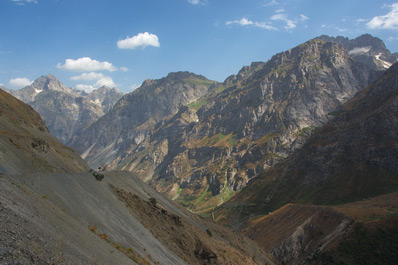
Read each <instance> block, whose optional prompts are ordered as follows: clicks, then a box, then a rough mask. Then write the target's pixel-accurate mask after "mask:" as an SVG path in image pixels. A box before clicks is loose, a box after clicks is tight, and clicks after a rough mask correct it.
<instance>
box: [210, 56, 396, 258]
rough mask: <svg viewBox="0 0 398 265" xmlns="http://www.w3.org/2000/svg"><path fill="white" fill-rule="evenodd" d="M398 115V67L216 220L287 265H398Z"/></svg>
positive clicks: (235, 199) (216, 213) (252, 185)
mask: <svg viewBox="0 0 398 265" xmlns="http://www.w3.org/2000/svg"><path fill="white" fill-rule="evenodd" d="M397 115H398V63H397V64H395V65H393V66H392V67H391V68H390V69H389V70H387V71H386V72H385V74H384V75H383V76H382V77H381V78H380V79H379V80H377V81H375V82H374V83H372V84H371V85H369V86H367V87H366V88H364V89H363V90H361V91H360V92H359V93H357V94H356V95H355V96H354V97H353V98H352V99H351V100H349V101H348V102H346V103H345V104H344V105H343V106H342V108H341V109H340V110H338V111H336V112H334V113H333V116H334V118H333V119H331V120H330V121H329V122H328V123H327V124H326V125H324V126H323V127H322V128H319V129H317V130H316V131H315V132H314V133H313V134H312V136H311V137H310V138H309V139H308V141H307V142H306V143H305V144H304V146H303V147H301V148H300V149H298V150H297V151H296V152H294V153H293V154H291V155H290V156H288V157H287V158H286V159H285V160H284V161H282V162H280V163H278V164H276V165H274V166H273V167H271V168H270V169H269V170H267V171H265V172H264V173H262V174H260V176H258V177H257V178H255V179H253V180H252V181H250V182H249V183H248V185H247V186H246V187H245V188H244V189H242V190H241V192H239V193H238V194H237V195H236V196H235V197H233V198H232V199H231V200H229V201H228V202H227V203H225V204H223V205H221V206H220V207H218V208H216V210H215V211H213V213H212V216H213V217H214V218H215V219H216V220H217V221H219V222H223V223H225V224H227V225H229V226H231V227H233V228H234V229H236V230H240V231H242V232H243V233H244V234H245V235H247V236H249V237H251V238H252V239H254V240H256V241H257V242H258V243H259V244H260V245H262V246H263V247H264V249H266V250H267V251H269V253H271V254H272V255H273V256H274V257H275V258H276V259H278V260H279V261H281V262H285V263H289V264H302V263H306V264H339V263H342V264H343V263H344V264H366V263H368V264H372V263H378V262H381V263H383V264H393V263H394V262H395V261H394V259H395V258H396V255H395V254H393V255H390V253H391V249H390V246H396V245H397V244H398V243H397V237H396V235H397V218H396V214H397V209H396V207H395V206H394V205H396V204H397V198H398V197H397V192H396V191H397V190H398V159H397V157H398V156H397V155H398V145H397V143H398V138H397V135H398V119H397V117H398V116H397ZM376 196H379V197H376ZM316 205H323V206H316ZM324 205H334V206H333V207H331V206H330V207H328V206H324ZM392 252H394V251H392Z"/></svg>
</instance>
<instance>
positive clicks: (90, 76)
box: [70, 72, 104, 81]
mask: <svg viewBox="0 0 398 265" xmlns="http://www.w3.org/2000/svg"><path fill="white" fill-rule="evenodd" d="M103 77H104V75H103V74H101V73H95V72H90V73H83V74H81V75H78V76H72V77H71V78H70V79H71V80H74V81H93V80H99V79H101V78H103Z"/></svg>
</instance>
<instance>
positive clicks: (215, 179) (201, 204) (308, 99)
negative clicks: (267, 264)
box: [115, 39, 376, 210]
mask: <svg viewBox="0 0 398 265" xmlns="http://www.w3.org/2000/svg"><path fill="white" fill-rule="evenodd" d="M375 76H376V74H375V72H374V71H372V70H370V69H369V68H368V67H366V66H365V65H363V64H361V63H358V62H356V61H354V60H352V59H351V58H350V56H349V54H348V52H347V50H346V49H344V47H342V46H341V45H339V44H336V43H330V42H329V43H326V42H324V41H321V40H316V39H315V40H311V41H309V42H307V43H304V44H302V45H300V46H298V47H296V48H294V49H291V50H288V51H286V52H283V53H280V54H277V55H275V56H274V57H272V58H271V60H269V61H268V62H266V63H261V62H260V63H253V64H252V65H251V66H249V67H244V68H243V69H242V70H241V71H240V72H239V73H238V74H237V75H234V76H231V77H229V78H227V79H226V81H225V82H224V83H223V84H222V85H219V86H218V87H216V88H215V89H214V90H212V91H211V92H210V93H208V94H207V95H205V96H203V97H202V98H200V99H199V100H197V101H196V102H194V103H192V104H190V105H189V106H188V107H186V108H181V109H180V111H179V112H178V113H177V114H176V115H174V116H173V117H171V118H170V119H167V120H165V121H163V122H162V123H158V124H157V125H156V126H155V128H154V130H153V132H152V134H151V136H150V137H148V138H146V140H145V141H142V142H137V143H136V144H137V146H136V147H134V149H132V150H134V151H132V152H129V153H126V154H125V155H124V156H122V159H121V160H119V161H118V163H117V164H115V166H116V167H119V168H123V169H128V170H131V171H133V172H135V173H137V174H138V175H140V176H142V178H143V179H146V180H149V179H150V181H151V183H152V185H154V186H155V187H156V188H157V190H160V191H162V192H166V193H168V194H169V196H170V197H172V198H175V199H178V200H179V201H180V202H182V203H183V204H184V205H186V206H188V207H190V208H193V209H195V210H206V209H208V208H211V207H213V206H215V205H218V204H220V203H222V202H223V201H225V200H227V199H229V198H230V197H231V195H232V194H233V193H234V192H235V191H237V190H239V189H241V188H242V187H244V186H245V185H246V183H247V182H248V181H249V180H250V179H251V178H253V177H255V176H256V175H257V174H259V173H261V172H262V171H263V170H265V169H267V168H268V167H269V166H271V165H273V164H275V163H276V162H277V161H280V160H281V159H283V158H285V157H286V156H287V155H288V154H290V153H292V152H293V151H294V150H296V149H297V148H299V147H301V146H302V145H303V144H304V142H305V141H306V139H307V137H308V136H309V135H310V134H311V132H312V131H313V130H314V129H316V128H317V127H320V126H322V125H324V124H325V123H326V122H327V120H328V119H329V118H330V117H332V115H331V113H333V112H334V111H335V110H336V109H338V108H339V107H341V105H342V104H343V103H344V102H345V101H347V100H348V99H350V98H351V97H352V96H353V95H354V94H355V93H356V92H358V91H359V90H360V89H362V88H363V87H365V86H366V85H367V84H368V83H369V82H370V81H371V80H373V79H374V78H375Z"/></svg>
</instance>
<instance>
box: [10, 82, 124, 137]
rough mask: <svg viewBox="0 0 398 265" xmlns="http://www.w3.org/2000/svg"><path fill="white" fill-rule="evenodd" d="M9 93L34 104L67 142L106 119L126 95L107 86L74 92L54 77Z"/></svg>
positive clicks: (51, 130) (48, 124)
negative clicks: (87, 127)
mask: <svg viewBox="0 0 398 265" xmlns="http://www.w3.org/2000/svg"><path fill="white" fill-rule="evenodd" d="M9 92H10V93H11V94H12V95H13V96H15V97H16V98H18V99H20V100H22V101H23V102H25V103H27V104H29V105H31V106H32V107H33V108H34V109H35V110H36V111H37V112H38V113H39V114H40V115H41V116H42V117H43V119H44V120H45V122H46V124H47V126H48V128H49V130H50V132H51V133H52V134H53V135H55V136H56V137H57V138H58V139H59V140H60V141H61V142H63V143H66V142H67V141H69V140H70V138H71V137H72V136H73V135H74V134H76V133H77V132H79V131H80V130H82V129H84V128H85V127H86V126H88V125H90V124H91V123H93V122H94V121H96V120H97V119H98V118H100V117H101V116H103V115H104V114H105V113H106V112H108V111H109V109H110V108H111V107H112V106H113V105H114V104H115V103H116V102H117V101H118V100H119V99H120V98H121V97H122V95H123V94H122V93H121V92H119V91H118V90H117V89H116V88H112V89H111V88H109V87H106V86H103V87H100V88H98V89H95V90H94V91H92V92H91V93H86V92H84V91H81V90H74V89H71V88H69V87H66V86H65V85H64V84H62V83H61V82H60V81H59V80H58V79H57V78H56V77H55V76H53V75H47V76H42V77H40V78H38V79H36V80H35V81H34V82H33V83H32V85H30V86H26V87H24V88H22V89H19V90H9Z"/></svg>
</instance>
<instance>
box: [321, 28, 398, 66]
mask: <svg viewBox="0 0 398 265" xmlns="http://www.w3.org/2000/svg"><path fill="white" fill-rule="evenodd" d="M319 39H321V40H324V41H332V42H337V43H340V44H342V45H343V46H344V47H345V48H346V49H347V50H348V53H349V54H350V56H351V57H352V58H354V59H355V60H357V61H359V62H362V63H364V64H366V65H368V66H369V67H370V68H372V69H374V70H385V69H387V68H389V67H390V66H391V65H393V64H394V63H396V62H398V53H393V54H391V53H390V51H389V50H388V49H387V48H386V46H385V45H384V43H383V41H382V40H380V39H379V38H376V37H373V36H371V35H369V34H364V35H361V36H359V37H358V38H355V39H353V40H350V39H348V38H345V37H341V36H338V37H336V38H334V37H329V36H326V35H322V36H320V37H319Z"/></svg>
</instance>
